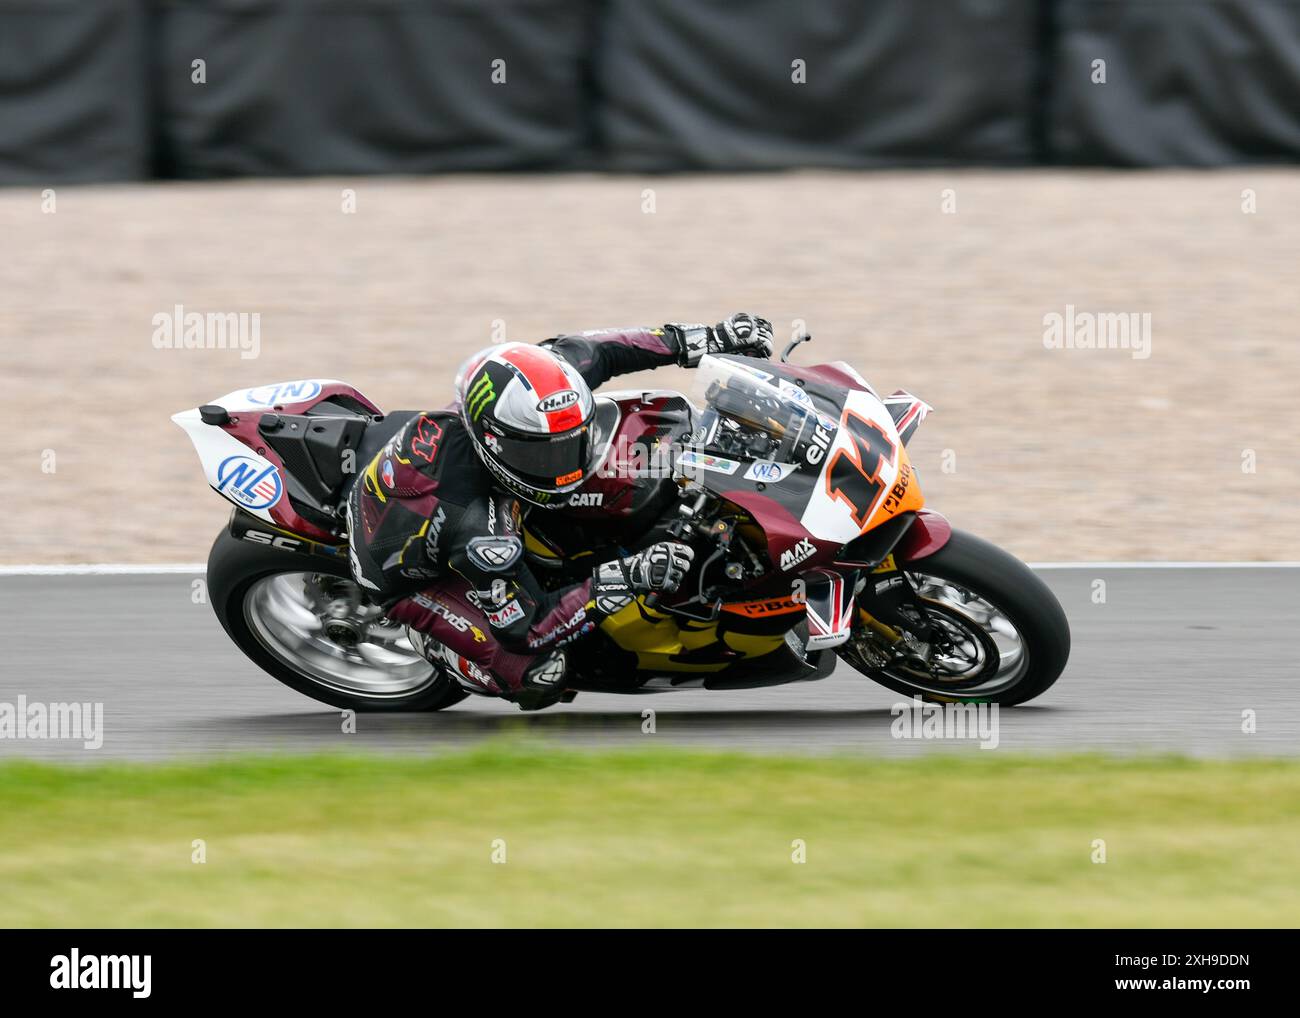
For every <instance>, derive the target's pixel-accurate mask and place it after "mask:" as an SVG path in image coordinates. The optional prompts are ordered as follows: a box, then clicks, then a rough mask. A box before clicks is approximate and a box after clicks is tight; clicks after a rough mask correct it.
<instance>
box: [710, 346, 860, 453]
mask: <svg viewBox="0 0 1300 1018" xmlns="http://www.w3.org/2000/svg"><path fill="white" fill-rule="evenodd" d="M692 397H693V399H694V402H695V403H696V404H697V405H698V406H700V407H702V408H703V413H702V415H701V417H700V426H699V428H698V429H697V430H696V432H695V434H694V436H693V440H692V444H693V445H695V446H696V447H697V448H700V449H703V450H704V451H706V452H710V453H716V454H719V455H722V456H728V457H731V458H735V459H748V460H756V459H765V460H773V461H775V462H777V463H797V462H800V460H801V459H802V453H803V450H804V449H806V447H807V445H808V443H809V442H811V441H812V440H813V437H814V435H815V434H816V433H817V432H818V430H819V429H820V435H819V436H818V437H819V439H820V443H821V444H823V445H824V444H827V440H828V437H829V436H828V434H827V433H828V432H829V433H830V434H833V433H834V431H835V428H836V424H835V422H833V421H831V420H829V419H828V418H825V417H823V416H822V415H820V414H819V413H818V412H817V410H816V409H815V408H814V407H813V405H812V401H811V400H810V399H809V398H808V396H807V395H806V394H805V393H804V392H803V390H802V389H800V388H799V386H797V385H795V384H794V383H793V382H790V381H787V380H785V379H783V378H780V377H779V376H776V375H773V374H772V373H771V372H767V371H764V370H763V369H762V368H760V367H759V366H758V365H757V364H755V365H753V366H752V367H751V366H750V365H749V364H748V363H744V362H742V361H739V360H729V359H728V360H724V359H722V358H720V357H712V356H709V357H704V358H703V359H702V360H701V361H700V364H699V367H697V368H696V370H695V372H694V384H693V386H692Z"/></svg>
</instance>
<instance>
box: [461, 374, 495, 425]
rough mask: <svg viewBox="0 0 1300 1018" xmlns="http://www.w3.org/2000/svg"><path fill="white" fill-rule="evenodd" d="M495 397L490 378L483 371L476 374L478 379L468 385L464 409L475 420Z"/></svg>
mask: <svg viewBox="0 0 1300 1018" xmlns="http://www.w3.org/2000/svg"><path fill="white" fill-rule="evenodd" d="M496 398H497V393H496V389H494V388H493V387H492V379H491V378H490V377H489V376H488V373H487V372H486V371H484V372H483V373H482V374H481V375H479V376H478V381H477V382H475V383H474V384H473V385H471V386H470V387H469V392H468V393H467V394H466V396H465V411H466V413H468V414H469V415H470V418H471V419H473V420H476V421H477V420H478V419H479V418H480V417H482V416H483V411H484V410H486V409H487V408H488V406H489V405H490V404H491V403H492V401H493V400H494V399H496Z"/></svg>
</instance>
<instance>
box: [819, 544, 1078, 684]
mask: <svg viewBox="0 0 1300 1018" xmlns="http://www.w3.org/2000/svg"><path fill="white" fill-rule="evenodd" d="M904 576H905V577H906V579H907V581H908V583H910V584H911V586H912V589H913V590H914V591H915V592H916V603H917V606H918V607H919V609H920V612H919V615H918V616H917V617H916V618H915V621H916V623H918V625H917V626H916V627H915V630H913V631H909V630H908V628H906V627H881V626H879V625H877V626H874V627H873V626H870V625H866V624H864V622H863V620H862V619H861V618H859V620H858V624H857V626H856V627H855V629H854V633H853V636H852V637H851V638H850V640H849V642H848V643H846V644H844V646H843V647H841V648H840V650H839V653H840V656H841V657H842V658H843V659H844V660H845V661H847V662H848V663H849V664H850V665H852V666H853V667H854V668H856V669H857V670H858V671H860V672H862V673H863V674H864V675H867V676H869V677H871V678H872V679H875V680H876V681H877V682H879V683H880V684H881V685H882V686H886V687H887V688H889V689H892V690H895V691H896V692H899V693H906V694H907V695H909V696H919V697H921V698H922V699H924V700H931V701H936V702H951V701H959V702H966V703H997V704H1003V705H1005V706H1013V705H1015V704H1019V703H1024V702H1025V701H1027V700H1032V699H1033V698H1034V697H1036V696H1038V695H1039V694H1041V693H1042V692H1044V691H1045V690H1046V689H1048V688H1049V687H1050V686H1051V685H1052V683H1054V682H1055V681H1056V680H1057V678H1058V677H1059V676H1060V674H1061V672H1062V670H1063V669H1064V668H1065V663H1066V661H1067V660H1068V659H1069V657H1070V625H1069V622H1068V621H1067V620H1066V618H1065V612H1064V611H1062V610H1061V605H1060V603H1059V602H1058V601H1057V600H1056V596H1055V595H1054V594H1053V593H1052V592H1051V590H1050V589H1049V588H1048V586H1047V584H1045V583H1043V581H1042V580H1040V579H1039V578H1038V577H1037V576H1036V575H1034V573H1033V571H1032V570H1031V569H1030V568H1029V567H1028V566H1026V565H1025V564H1024V563H1023V562H1021V561H1020V560H1019V559H1017V558H1015V557H1014V556H1012V555H1009V554H1008V553H1007V552H1005V551H1003V550H1002V549H1001V548H998V547H997V546H996V545H992V544H989V542H987V541H984V540H981V539H980V538H978V537H975V536H974V535H973V534H967V533H964V532H962V531H959V530H954V531H953V533H952V537H951V538H950V539H949V541H948V543H947V544H945V545H944V546H943V547H942V548H940V549H939V550H938V551H937V552H935V553H934V554H933V555H929V556H927V557H925V558H923V559H920V560H918V561H916V562H914V563H909V564H907V565H905V566H904ZM920 623H924V624H925V625H927V626H928V627H929V638H928V639H925V638H923V637H922V636H921V635H920V630H921V625H919V624H920ZM886 628H893V629H894V632H892V633H889V632H885V631H884V630H885V629H886ZM900 637H901V639H900Z"/></svg>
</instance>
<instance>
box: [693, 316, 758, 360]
mask: <svg viewBox="0 0 1300 1018" xmlns="http://www.w3.org/2000/svg"><path fill="white" fill-rule="evenodd" d="M712 331H713V335H712V336H711V337H710V338H709V353H738V354H743V355H744V356H746V357H771V356H772V323H771V322H769V321H768V320H767V319H766V318H756V317H755V316H754V315H750V314H746V313H745V312H743V311H741V312H739V313H738V314H734V315H732V316H731V317H730V318H728V319H726V320H725V321H721V322H719V323H718V324H717V325H715V326H714V327H713V330H712Z"/></svg>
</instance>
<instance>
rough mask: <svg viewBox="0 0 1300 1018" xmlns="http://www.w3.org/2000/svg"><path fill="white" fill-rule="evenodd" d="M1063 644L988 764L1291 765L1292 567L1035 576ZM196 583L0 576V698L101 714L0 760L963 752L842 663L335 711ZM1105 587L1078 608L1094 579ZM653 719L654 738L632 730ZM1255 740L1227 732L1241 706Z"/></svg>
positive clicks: (1237, 722)
mask: <svg viewBox="0 0 1300 1018" xmlns="http://www.w3.org/2000/svg"><path fill="white" fill-rule="evenodd" d="M1040 571H1041V573H1042V575H1043V576H1044V578H1045V579H1046V580H1047V582H1048V583H1049V584H1050V585H1051V587H1052V588H1053V590H1055V592H1056V594H1057V596H1058V597H1059V598H1060V599H1061V602H1062V604H1063V605H1064V607H1065V610H1066V613H1067V614H1068V615H1069V617H1070V623H1071V626H1072V629H1073V636H1074V650H1073V654H1072V657H1071V660H1070V664H1069V666H1068V667H1067V669H1066V672H1065V674H1064V675H1063V676H1062V677H1061V679H1060V680H1058V682H1057V684H1056V686H1055V687H1053V688H1052V689H1051V690H1049V691H1048V692H1047V693H1046V694H1044V695H1043V696H1042V697H1040V698H1039V699H1038V700H1036V701H1034V702H1033V703H1032V704H1029V705H1026V706H1023V707H1019V708H1015V709H1011V710H1004V711H1001V712H1000V717H999V731H998V740H999V742H998V748H1000V749H1002V750H1007V751H1031V752H1040V751H1103V752H1110V753H1136V752H1146V751H1156V752H1176V753H1183V754H1187V755H1193V756H1213V757H1221V756H1242V755H1270V756H1282V755H1293V754H1295V753H1296V752H1297V750H1298V748H1300V668H1298V667H1297V663H1296V654H1295V651H1294V646H1295V640H1296V637H1297V634H1298V633H1300V568H1296V567H1293V566H1284V567H1279V568H1245V567H1233V566H1229V567H1222V568H1206V567H1191V568H1159V567H1152V568H1147V567H1135V568H1119V567H1116V566H1114V565H1097V566H1084V567H1075V568H1052V567H1048V568H1044V569H1042V570H1040ZM196 577H197V574H183V573H166V574H155V575H13V574H5V575H0V627H2V628H0V632H3V635H4V644H3V645H4V651H3V661H2V662H0V704H2V703H5V702H8V703H16V702H17V698H18V697H19V696H20V695H23V696H26V698H27V700H28V701H29V702H36V701H40V702H85V701H91V702H101V703H103V705H104V708H103V709H104V722H103V730H104V740H103V746H102V747H101V748H100V749H98V750H95V751H88V750H86V749H85V748H84V747H83V746H82V744H81V743H80V742H72V741H32V740H28V739H4V738H0V759H5V758H14V757H26V758H33V759H46V760H49V759H68V760H81V761H90V760H98V759H105V758H127V759H164V758H174V757H190V756H211V755H217V754H223V753H230V752H247V751H257V752H277V753H313V752H325V751H334V750H343V751H381V752H428V751H431V750H436V749H438V748H443V747H458V746H465V745H467V744H472V743H474V742H477V741H479V740H482V739H485V738H489V737H491V736H495V735H500V734H504V733H516V734H526V735H527V736H529V737H531V738H540V739H544V740H554V741H556V742H560V743H566V744H572V745H582V746H592V745H599V746H637V747H640V746H645V745H650V744H655V743H661V742H662V743H676V744H687V745H692V746H696V747H701V748H703V747H709V748H729V749H744V750H749V751H757V752H792V753H828V752H860V753H872V754H881V755H905V754H913V753H925V752H935V751H942V752H968V751H978V750H977V747H978V743H976V742H974V741H956V740H923V739H916V740H905V739H897V738H894V737H893V736H892V735H891V724H892V722H893V721H894V716H893V714H892V713H891V710H890V708H891V706H892V705H893V704H894V703H896V702H898V701H899V700H900V699H901V698H900V697H898V696H896V695H895V694H893V693H891V692H890V691H888V690H886V689H884V688H882V687H880V686H877V685H875V684H874V683H872V682H871V681H870V680H868V679H865V678H862V677H860V676H858V675H857V673H856V672H854V671H852V670H851V669H849V668H848V667H846V666H841V667H840V668H839V669H838V670H837V671H836V672H835V674H834V675H833V676H831V677H830V678H828V679H826V680H823V681H822V682H818V683H807V684H799V685H794V686H787V687H776V688H769V689H759V690H745V691H738V692H725V693H724V692H708V691H702V690H701V691H689V692H678V693H668V694H663V695H655V696H639V697H629V696H611V695H598V694H590V693H583V694H580V695H579V696H578V698H577V700H576V701H575V702H574V703H572V704H568V705H561V706H557V707H553V708H551V709H549V710H547V711H544V712H541V713H537V714H529V715H524V714H521V713H520V712H519V711H517V710H516V709H515V708H514V707H512V706H511V705H509V704H505V703H498V702H493V701H488V700H484V699H481V698H477V697H472V698H470V699H468V700H466V701H465V702H464V703H461V704H459V705H457V706H456V707H454V708H452V709H450V710H448V711H444V712H441V713H435V714H412V715H362V716H360V717H359V718H358V719H357V731H356V732H355V734H344V733H343V732H342V730H341V728H342V726H341V723H340V714H339V712H338V711H335V710H333V709H332V708H329V707H325V706H323V705H320V704H316V703H315V702H313V701H311V700H308V699H306V698H304V697H302V696H300V695H299V694H297V693H294V692H292V691H291V690H289V689H287V688H285V687H283V686H281V685H280V684H279V683H277V682H275V681H274V680H273V679H271V678H270V677H269V676H267V675H265V674H264V673H263V672H261V671H260V670H259V669H257V668H256V667H255V666H254V665H252V664H251V663H249V662H248V661H247V660H245V659H244V657H243V656H242V655H241V654H240V653H239V652H238V651H237V650H236V649H235V647H234V646H233V645H232V644H231V643H230V642H229V641H228V640H227V638H226V636H225V634H224V633H223V632H222V631H221V629H220V627H219V625H218V624H217V621H216V619H215V617H214V616H213V614H212V611H211V608H210V607H209V606H208V605H206V604H203V603H198V604H196V603H194V601H193V599H192V597H191V592H192V589H193V588H192V584H193V581H194V579H195V578H196ZM1096 580H1103V581H1105V601H1104V603H1094V600H1093V594H1094V581H1096ZM646 709H653V710H654V711H655V712H656V715H655V733H654V734H652V735H651V734H645V733H643V731H642V711H643V710H646ZM1244 711H1254V712H1255V714H1254V720H1255V727H1256V730H1255V731H1254V732H1253V733H1248V732H1244V731H1243V730H1242V729H1243V712H1244Z"/></svg>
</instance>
